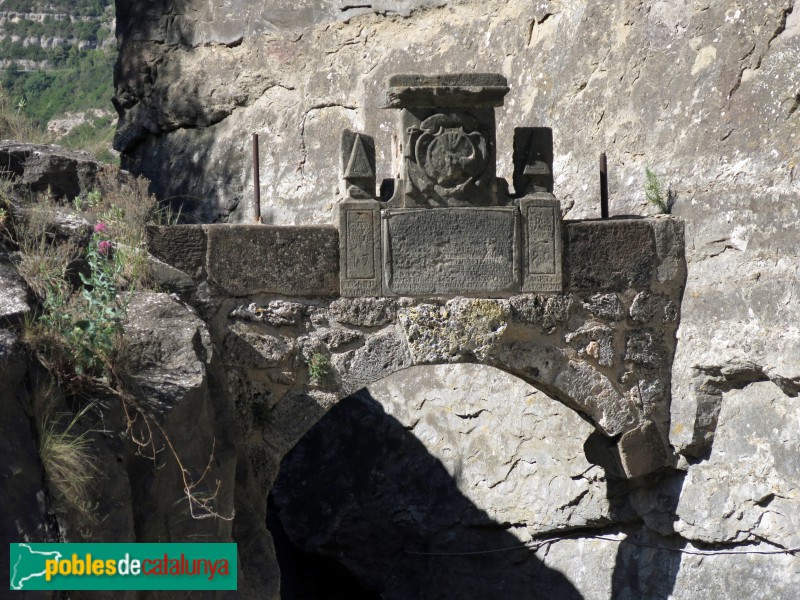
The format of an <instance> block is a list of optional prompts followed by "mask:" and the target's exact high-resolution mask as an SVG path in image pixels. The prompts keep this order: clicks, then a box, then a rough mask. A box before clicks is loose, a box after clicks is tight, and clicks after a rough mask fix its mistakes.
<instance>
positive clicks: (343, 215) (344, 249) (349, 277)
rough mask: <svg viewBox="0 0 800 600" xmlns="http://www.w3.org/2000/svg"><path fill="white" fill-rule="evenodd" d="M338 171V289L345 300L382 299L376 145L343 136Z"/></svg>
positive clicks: (365, 138) (355, 136) (358, 137)
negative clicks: (349, 297)
mask: <svg viewBox="0 0 800 600" xmlns="http://www.w3.org/2000/svg"><path fill="white" fill-rule="evenodd" d="M339 168H340V173H341V181H342V190H341V192H342V196H343V199H342V200H340V202H339V205H338V208H339V286H340V290H339V291H340V293H341V295H342V296H380V295H381V280H382V273H383V269H382V262H381V209H380V206H381V205H380V202H378V201H377V200H375V141H374V139H373V138H371V137H370V136H367V135H364V134H361V133H356V132H353V131H349V130H344V131H343V132H342V146H341V160H340V162H339Z"/></svg>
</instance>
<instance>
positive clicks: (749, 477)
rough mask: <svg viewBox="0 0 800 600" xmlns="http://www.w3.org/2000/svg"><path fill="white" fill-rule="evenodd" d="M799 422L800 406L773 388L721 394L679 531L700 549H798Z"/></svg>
mask: <svg viewBox="0 0 800 600" xmlns="http://www.w3.org/2000/svg"><path fill="white" fill-rule="evenodd" d="M798 416H800V407H798V405H797V402H795V401H794V400H793V399H789V398H786V397H785V396H784V395H783V394H782V393H781V391H780V390H779V389H778V388H777V387H776V386H775V385H774V384H772V383H770V382H759V383H753V384H750V385H748V386H746V387H745V388H744V389H741V390H731V391H730V392H728V393H726V394H725V395H724V398H723V401H722V409H721V412H720V415H719V425H718V426H717V431H716V435H715V437H714V444H713V447H712V449H711V454H710V457H709V459H708V461H707V462H701V463H699V464H695V465H693V466H691V467H689V471H688V474H687V476H686V480H685V482H684V490H683V494H682V495H681V498H680V503H679V504H678V508H677V515H678V518H679V520H678V522H677V523H676V525H675V529H676V531H678V532H679V533H680V534H681V535H682V536H683V537H685V538H688V539H691V540H696V541H699V542H743V541H750V540H752V539H754V538H757V539H761V540H764V541H767V542H769V543H771V544H775V545H777V546H780V547H785V548H796V547H798V546H800V517H799V516H798V515H800V492H798V489H799V486H798V482H800V456H798V453H797V444H796V440H797V439H798V437H800V431H798V428H799V427H800V426H799V425H798V424H799V423H800V421H798ZM772 547H773V548H774V547H775V546H772Z"/></svg>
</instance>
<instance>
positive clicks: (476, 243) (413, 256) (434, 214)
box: [382, 208, 519, 296]
mask: <svg viewBox="0 0 800 600" xmlns="http://www.w3.org/2000/svg"><path fill="white" fill-rule="evenodd" d="M518 214H519V213H518V211H517V210H516V209H515V208H445V209H392V210H385V211H383V214H382V219H383V238H384V277H385V287H384V292H385V293H386V294H395V295H407V296H418V295H426V294H455V293H460V294H465V293H477V294H490V293H493V292H500V293H502V292H514V291H516V290H517V289H518V284H517V282H518V279H519V270H518V267H517V264H518V257H517V246H518V234H517V230H518V222H517V215H518Z"/></svg>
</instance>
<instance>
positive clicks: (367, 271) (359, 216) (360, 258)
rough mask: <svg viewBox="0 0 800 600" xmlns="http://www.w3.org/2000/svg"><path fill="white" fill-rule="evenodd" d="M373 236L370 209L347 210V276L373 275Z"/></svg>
mask: <svg viewBox="0 0 800 600" xmlns="http://www.w3.org/2000/svg"><path fill="white" fill-rule="evenodd" d="M374 247H375V236H374V235H373V231H372V211H371V210H349V211H347V278H348V279H372V278H373V277H375V255H374Z"/></svg>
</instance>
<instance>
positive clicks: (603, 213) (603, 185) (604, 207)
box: [600, 152, 608, 219]
mask: <svg viewBox="0 0 800 600" xmlns="http://www.w3.org/2000/svg"><path fill="white" fill-rule="evenodd" d="M600 217H601V218H602V219H607V218H608V162H607V161H606V153H605V152H603V153H602V154H601V155H600Z"/></svg>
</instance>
